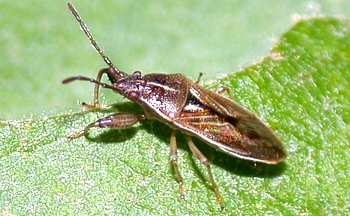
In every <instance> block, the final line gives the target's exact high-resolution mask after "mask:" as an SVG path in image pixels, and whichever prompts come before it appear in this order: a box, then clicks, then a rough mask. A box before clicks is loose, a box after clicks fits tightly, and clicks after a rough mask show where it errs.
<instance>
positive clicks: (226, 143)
mask: <svg viewBox="0 0 350 216" xmlns="http://www.w3.org/2000/svg"><path fill="white" fill-rule="evenodd" d="M174 123H175V125H176V126H177V127H179V128H181V129H182V131H185V132H186V133H187V134H189V135H191V136H195V137H197V138H199V139H202V140H204V141H205V142H206V143H208V144H209V145H211V146H213V147H214V148H217V149H219V150H221V151H223V152H225V153H227V154H229V155H232V156H235V157H238V158H242V159H246V160H253V161H258V162H263V163H268V164H277V163H279V162H281V161H283V160H284V158H285V157H286V152H285V150H284V147H283V145H282V143H281V141H280V139H279V138H278V137H277V136H276V135H275V134H274V132H273V131H272V130H271V129H270V128H269V127H267V126H266V125H265V124H264V123H263V122H262V121H261V120H260V119H259V118H258V117H257V116H256V115H255V114H254V113H252V112H251V111H249V110H247V109H245V108H244V107H242V106H240V105H238V104H237V103H236V102H234V101H233V100H231V99H229V98H227V97H224V96H222V95H219V94H216V93H214V92H211V91H209V90H207V89H204V88H201V87H199V86H197V85H194V87H191V88H190V95H189V99H188V101H187V103H186V105H185V107H184V109H183V111H182V114H181V116H180V117H179V118H177V119H176V120H175V122H174Z"/></svg>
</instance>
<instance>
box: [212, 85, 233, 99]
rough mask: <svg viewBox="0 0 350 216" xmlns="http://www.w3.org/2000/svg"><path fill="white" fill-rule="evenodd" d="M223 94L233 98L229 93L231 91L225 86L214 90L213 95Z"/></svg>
mask: <svg viewBox="0 0 350 216" xmlns="http://www.w3.org/2000/svg"><path fill="white" fill-rule="evenodd" d="M224 92H227V94H228V96H229V97H230V98H231V99H233V96H232V93H231V90H230V89H229V88H227V87H225V86H221V87H219V88H218V89H216V91H215V93H217V94H222V93H224Z"/></svg>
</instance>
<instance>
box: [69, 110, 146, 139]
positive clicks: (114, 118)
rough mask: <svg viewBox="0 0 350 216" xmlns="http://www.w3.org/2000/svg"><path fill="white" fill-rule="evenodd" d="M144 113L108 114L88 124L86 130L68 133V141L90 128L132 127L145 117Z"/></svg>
mask: <svg viewBox="0 0 350 216" xmlns="http://www.w3.org/2000/svg"><path fill="white" fill-rule="evenodd" d="M145 118H146V117H145V116H144V115H140V116H136V115H133V114H130V113H117V114H113V115H109V116H106V117H104V118H101V119H99V120H97V121H95V122H93V123H91V124H89V125H88V126H86V127H85V129H84V130H81V131H79V132H77V133H75V134H72V135H68V136H67V139H68V141H71V140H73V139H75V138H78V137H81V136H83V135H84V134H86V133H87V132H88V131H89V130H90V128H93V127H99V128H111V129H125V128H128V127H131V126H132V125H134V124H135V123H137V122H138V121H140V120H143V119H145Z"/></svg>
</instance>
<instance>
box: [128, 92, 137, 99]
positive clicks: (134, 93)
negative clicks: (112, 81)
mask: <svg viewBox="0 0 350 216" xmlns="http://www.w3.org/2000/svg"><path fill="white" fill-rule="evenodd" d="M128 96H129V98H130V99H137V98H138V97H139V93H138V92H137V91H130V92H129V93H128Z"/></svg>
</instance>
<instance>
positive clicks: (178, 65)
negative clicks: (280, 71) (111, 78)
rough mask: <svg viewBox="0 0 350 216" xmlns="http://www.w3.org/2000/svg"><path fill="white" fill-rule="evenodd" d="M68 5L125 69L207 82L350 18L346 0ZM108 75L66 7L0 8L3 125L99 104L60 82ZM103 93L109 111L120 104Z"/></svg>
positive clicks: (119, 0)
mask: <svg viewBox="0 0 350 216" xmlns="http://www.w3.org/2000/svg"><path fill="white" fill-rule="evenodd" d="M71 3H72V4H73V5H74V6H75V7H76V8H77V10H78V12H79V14H80V16H81V17H82V18H83V20H84V21H85V22H86V23H87V25H88V27H89V29H90V31H91V32H92V34H93V36H94V37H95V39H96V40H97V42H98V44H99V45H100V47H101V48H102V49H103V50H104V52H105V54H106V55H107V56H109V57H110V59H111V60H112V62H113V63H114V64H115V65H116V66H117V67H118V68H119V69H121V70H123V71H125V72H128V73H132V72H133V71H135V70H140V71H142V72H143V73H144V74H146V73H155V72H163V73H184V74H186V75H187V76H188V77H189V78H190V79H196V78H197V76H198V74H199V72H203V73H204V74H205V75H204V76H203V79H202V80H203V83H205V82H208V81H209V80H213V79H216V78H218V77H220V76H224V75H225V74H227V73H229V72H234V71H238V70H239V69H240V68H244V67H246V66H249V65H251V64H254V63H255V62H257V61H259V60H260V59H261V58H263V57H264V56H265V55H267V53H268V52H269V50H270V49H271V48H272V47H273V45H274V43H275V42H276V40H277V39H278V38H279V37H280V36H281V35H282V34H283V33H284V32H286V31H287V30H288V29H289V28H290V27H291V26H292V25H293V24H294V23H295V22H296V21H297V20H298V19H301V18H307V17H313V16H337V17H344V18H348V17H350V2H349V1H346V0H318V1H302V0H299V1H298V0H285V1H278V0H270V1H229V0H227V1H216V2H214V1H184V0H179V1H170V0H154V1H130V0H105V1H96V2H92V1H87V0H72V1H71ZM103 67H106V65H105V63H104V62H103V60H102V59H101V58H100V57H99V56H98V54H97V53H96V52H95V51H94V50H93V48H92V47H91V45H90V44H89V41H88V40H87V38H86V36H85V35H84V34H83V33H82V32H81V30H80V28H79V26H78V24H77V22H76V20H75V19H74V18H73V16H72V15H71V13H70V12H69V11H68V9H67V6H66V0H55V1H51V2H50V4H47V3H43V2H42V1H39V0H28V1H9V0H2V1H1V2H0V119H25V118H40V117H42V116H52V115H55V114H58V113H67V112H68V111H69V110H73V111H75V110H76V111H78V110H81V109H82V108H81V107H80V106H79V105H78V104H77V101H85V102H90V101H92V96H93V84H90V83H87V82H74V83H71V84H69V85H62V84H61V81H62V80H63V79H64V78H67V77H69V76H75V75H84V76H88V77H93V78H95V77H96V74H97V72H98V70H99V69H101V68H103ZM104 81H107V80H106V79H104ZM102 92H103V93H102V95H103V96H104V97H106V102H105V103H107V104H111V103H115V102H116V101H118V100H119V99H118V96H117V95H116V94H114V93H112V92H110V91H102ZM119 98H120V97H119Z"/></svg>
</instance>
